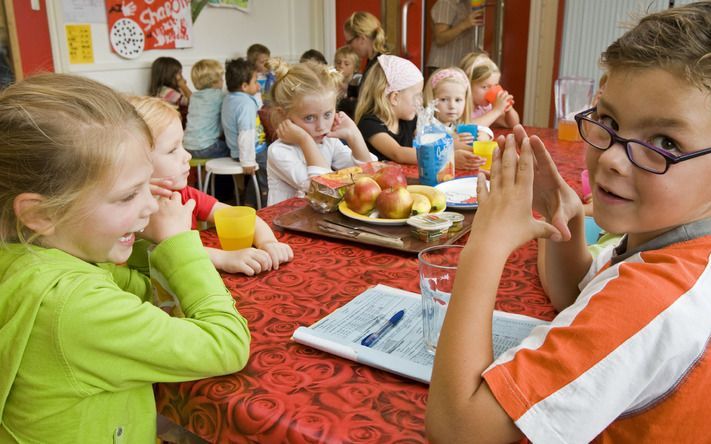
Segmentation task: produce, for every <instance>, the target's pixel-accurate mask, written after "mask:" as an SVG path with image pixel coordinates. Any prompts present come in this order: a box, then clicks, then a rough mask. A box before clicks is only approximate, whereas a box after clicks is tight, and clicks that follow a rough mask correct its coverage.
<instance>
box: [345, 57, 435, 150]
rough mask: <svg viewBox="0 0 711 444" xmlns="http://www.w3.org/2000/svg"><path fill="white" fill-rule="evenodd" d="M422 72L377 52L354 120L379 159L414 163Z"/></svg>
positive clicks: (398, 58)
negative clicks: (378, 54)
mask: <svg viewBox="0 0 711 444" xmlns="http://www.w3.org/2000/svg"><path fill="white" fill-rule="evenodd" d="M423 80H424V79H423V77H422V73H421V72H420V70H419V69H417V67H416V66H415V65H414V64H413V63H412V62H410V61H409V60H405V59H403V58H400V57H396V56H391V55H381V56H378V63H376V64H374V65H373V67H372V68H370V70H369V71H368V76H367V77H366V79H365V81H364V82H363V85H362V86H361V89H360V95H359V98H358V106H357V107H356V111H355V121H356V123H357V124H358V129H360V132H361V133H362V134H363V138H364V139H365V142H366V144H367V145H368V149H369V150H370V152H371V153H373V154H375V155H376V156H377V157H378V159H379V160H383V159H384V160H392V161H395V162H397V163H403V164H417V154H416V153H415V149H414V148H412V142H413V139H414V137H415V126H416V124H417V106H418V105H419V104H420V102H421V100H422V83H423Z"/></svg>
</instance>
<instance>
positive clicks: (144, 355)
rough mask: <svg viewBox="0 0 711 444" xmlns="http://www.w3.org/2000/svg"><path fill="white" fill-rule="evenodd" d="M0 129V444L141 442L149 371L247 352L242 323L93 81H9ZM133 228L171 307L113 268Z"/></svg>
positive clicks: (162, 378) (229, 362)
mask: <svg viewBox="0 0 711 444" xmlns="http://www.w3.org/2000/svg"><path fill="white" fill-rule="evenodd" d="M155 100H159V99H155ZM165 106H169V105H167V104H166V105H165ZM173 113H174V115H175V116H176V117H175V122H176V124H177V125H178V126H180V121H179V118H178V117H177V116H178V114H177V112H176V111H173ZM0 128H1V129H0V131H2V134H3V137H2V138H0V189H1V190H2V191H1V192H0V208H1V210H0V313H2V315H1V316H0V330H2V340H0V353H1V354H2V356H3V358H2V367H3V371H2V376H0V411H1V412H2V423H0V442H72V443H78V442H117V439H120V440H123V441H125V442H144V443H147V442H155V439H156V404H155V399H154V397H153V386H152V384H153V383H155V382H179V381H187V380H191V379H199V378H206V377H210V376H217V375H223V374H229V373H233V372H236V371H238V370H240V369H241V368H243V367H244V365H245V364H246V362H247V357H248V354H249V342H250V335H249V330H248V329H247V322H246V321H245V319H244V318H243V317H242V316H241V315H240V314H239V313H238V312H237V310H236V308H235V303H234V299H233V298H232V296H231V295H230V293H229V292H228V291H227V290H226V289H225V285H224V283H223V282H222V279H221V277H220V275H219V274H218V273H217V271H216V270H215V268H214V267H213V266H212V264H211V263H210V259H209V258H208V256H207V254H206V253H205V251H204V250H203V249H202V248H201V244H200V238H199V236H198V234H197V232H194V231H190V214H191V211H192V207H193V205H194V202H193V201H188V202H186V203H185V204H183V203H182V202H181V200H180V196H179V195H178V194H177V193H173V194H172V195H171V196H170V197H169V198H165V199H160V200H156V199H155V197H154V196H152V195H151V191H150V188H149V183H150V178H151V173H152V171H153V166H152V165H151V162H150V160H149V148H150V146H151V143H152V140H151V135H150V132H149V130H148V128H147V127H146V124H145V123H144V122H143V120H142V119H141V118H140V116H138V114H137V113H136V111H135V110H134V109H133V107H132V106H131V105H130V104H129V103H128V102H127V101H126V100H125V99H123V98H122V97H121V96H120V95H119V94H117V93H116V92H114V91H112V90H111V89H110V88H108V87H106V86H103V85H101V84H99V83H98V82H95V81H93V80H89V79H85V78H82V77H79V76H73V75H63V74H46V75H40V76H35V77H30V78H28V79H26V80H24V81H20V82H18V83H16V84H15V85H12V86H10V87H8V88H7V89H6V90H4V91H3V92H2V93H1V94H0ZM137 237H143V238H145V239H148V240H150V241H152V242H155V243H156V244H157V246H156V247H155V249H154V250H153V252H152V254H151V266H153V267H155V268H156V269H158V270H161V271H162V272H163V273H164V275H165V276H166V277H167V279H168V281H169V283H170V285H171V287H172V288H173V289H174V290H175V292H176V294H177V296H178V298H179V299H180V300H181V302H182V305H183V307H184V310H185V315H186V318H185V319H182V318H181V319H178V318H171V317H168V316H166V315H165V313H163V312H162V311H161V310H160V309H158V308H157V307H155V306H153V305H152V304H151V303H150V302H149V301H150V300H151V296H152V295H151V286H150V283H149V280H148V278H147V277H146V276H144V275H142V274H140V273H139V272H137V271H136V270H133V269H130V268H129V267H127V266H123V265H117V264H121V263H125V262H126V261H127V260H128V259H129V256H130V255H131V252H132V249H133V244H134V241H135V240H136V238H137Z"/></svg>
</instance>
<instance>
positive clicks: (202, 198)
mask: <svg viewBox="0 0 711 444" xmlns="http://www.w3.org/2000/svg"><path fill="white" fill-rule="evenodd" d="M178 192H179V193H180V197H181V200H182V202H183V203H185V202H187V201H188V200H189V199H193V200H194V201H195V209H193V224H192V227H191V228H192V229H193V230H195V229H197V227H198V221H199V220H200V221H204V220H207V217H208V216H209V215H210V212H211V211H212V207H214V206H215V204H216V203H217V199H215V198H214V197H212V196H210V195H209V194H206V193H203V192H202V191H200V190H198V189H197V188H193V187H191V186H187V187H185V188H183V189H182V190H179V191H178Z"/></svg>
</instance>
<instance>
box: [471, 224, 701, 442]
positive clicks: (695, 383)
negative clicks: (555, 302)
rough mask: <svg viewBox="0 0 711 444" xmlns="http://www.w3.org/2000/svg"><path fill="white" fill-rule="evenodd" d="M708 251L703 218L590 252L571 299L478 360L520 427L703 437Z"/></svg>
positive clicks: (575, 437) (533, 431) (600, 435)
mask: <svg viewBox="0 0 711 444" xmlns="http://www.w3.org/2000/svg"><path fill="white" fill-rule="evenodd" d="M696 236H699V237H696ZM710 255H711V220H708V219H707V220H704V221H700V222H696V223H693V224H688V225H685V226H682V227H679V228H677V229H675V230H672V231H670V232H668V233H665V234H664V235H662V236H660V237H659V238H657V239H655V240H653V241H651V242H650V243H648V244H646V245H645V246H643V247H642V248H641V251H637V252H629V253H627V254H625V255H624V256H623V257H615V258H612V248H610V249H609V250H607V251H605V252H603V253H602V254H601V255H600V256H598V258H597V259H596V260H595V263H594V264H593V266H592V267H591V270H590V271H589V272H588V275H587V276H586V278H585V279H584V280H583V282H581V288H583V289H582V292H581V293H580V295H579V297H578V299H577V300H576V302H575V303H574V304H573V305H571V306H570V307H568V308H567V309H565V310H564V311H562V312H561V313H560V314H559V315H558V316H557V317H556V318H555V319H554V320H553V322H552V323H551V324H550V325H546V326H540V327H537V328H536V329H534V330H533V332H532V333H531V336H529V337H528V338H526V339H525V340H524V341H523V342H522V343H521V344H520V345H519V346H518V347H516V348H513V349H511V350H508V351H507V352H505V353H504V354H503V355H501V356H500V357H499V359H497V360H496V361H495V362H494V363H493V364H492V365H491V366H490V367H489V368H488V369H487V370H486V371H485V372H484V375H483V376H484V379H485V380H486V382H487V383H488V385H489V387H490V388H491V391H492V392H493V393H494V396H495V397H496V399H497V400H498V402H499V403H500V404H501V406H502V407H503V408H504V410H506V412H507V413H508V414H509V416H511V418H512V419H513V420H514V422H515V423H516V425H517V426H518V428H519V429H520V430H521V431H522V432H523V433H524V434H525V435H526V437H528V438H529V439H530V440H531V441H533V442H545V443H576V442H581V443H582V442H590V441H593V440H594V441H596V442H615V443H619V442H701V441H705V440H709V439H711V438H710V437H711V421H709V418H708V416H709V415H708V412H710V411H711V407H709V404H711V353H710V352H711V345H710V342H711V341H710V338H711V265H710V262H709V256H710ZM611 258H612V262H611V261H610V259H611Z"/></svg>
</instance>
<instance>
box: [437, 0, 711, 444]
mask: <svg viewBox="0 0 711 444" xmlns="http://www.w3.org/2000/svg"><path fill="white" fill-rule="evenodd" d="M709 29H711V2H708V1H705V2H698V3H693V4H690V5H687V6H683V7H679V8H673V9H669V10H666V11H663V12H659V13H656V14H652V15H649V16H647V17H645V18H643V19H642V20H641V21H640V23H639V24H638V25H637V26H636V27H635V28H634V29H632V30H630V31H629V32H627V33H626V34H625V35H623V36H622V37H621V38H620V39H618V40H617V41H616V42H614V43H613V44H612V45H611V46H610V47H609V48H608V49H607V51H605V53H604V54H603V57H602V63H603V65H604V67H605V68H606V70H607V73H608V75H609V77H608V81H607V84H606V86H605V90H604V92H603V94H602V97H601V99H600V102H599V103H598V105H597V106H596V108H594V109H592V110H588V111H585V112H583V113H581V114H580V115H578V117H577V119H576V120H577V122H578V125H579V128H580V132H581V134H582V136H583V138H584V139H585V141H586V142H587V143H588V147H587V152H586V162H587V166H588V169H589V172H590V174H589V175H590V182H591V187H592V190H593V199H594V202H595V205H594V214H595V219H596V221H597V222H598V224H599V225H600V226H601V227H603V228H604V229H605V230H607V231H609V232H615V233H626V234H625V236H624V237H623V239H622V241H621V243H620V244H619V245H618V246H617V247H610V248H609V249H608V250H606V251H604V252H602V253H601V254H600V255H599V256H598V257H597V258H596V259H595V260H593V259H592V258H591V256H590V254H589V253H588V251H587V249H586V247H585V240H584V232H583V219H584V217H583V208H582V204H581V202H580V199H579V198H578V196H577V195H576V193H575V192H574V191H573V190H572V189H571V188H570V187H569V186H568V185H567V184H566V183H565V181H564V180H563V179H562V178H561V177H560V175H559V174H558V172H557V171H556V169H555V165H553V162H552V161H551V159H550V156H549V155H548V153H547V152H546V150H545V147H544V146H543V144H542V142H541V141H540V139H538V138H537V137H535V136H534V137H531V138H530V139H529V138H528V136H527V135H526V133H525V132H524V131H523V129H522V128H521V127H517V128H515V130H514V134H513V135H509V136H508V137H507V138H506V140H505V141H504V139H503V138H502V139H501V140H500V141H499V142H500V146H502V147H503V150H502V152H501V153H497V155H496V156H495V161H494V166H493V168H492V175H491V185H490V189H491V191H487V190H486V188H484V185H482V186H481V187H479V190H478V192H479V209H478V210H477V216H476V218H475V219H474V226H472V231H473V232H475V233H477V236H471V237H470V238H469V241H468V243H467V246H466V247H465V250H464V252H463V253H462V256H461V258H460V263H459V268H460V269H465V270H467V271H468V272H467V273H458V275H457V279H456V281H455V283H454V291H453V296H452V300H451V302H450V305H451V306H450V307H449V309H448V312H447V317H446V319H445V323H444V327H443V330H442V333H441V336H440V340H439V344H438V348H437V356H436V358H435V366H434V372H433V376H432V383H431V385H430V396H429V401H428V407H427V428H428V434H429V436H430V437H431V438H433V439H434V440H437V441H443V442H459V441H462V440H464V439H465V438H466V439H472V437H475V439H478V440H481V441H486V442H511V441H515V440H517V439H519V438H521V437H522V436H525V437H527V438H528V439H530V440H531V441H533V442H560V443H563V442H565V443H570V442H590V441H591V440H596V441H600V442H693V441H704V440H707V439H708V437H709V436H711V423H710V422H709V421H708V418H707V416H708V415H707V414H706V412H707V411H708V407H704V406H705V405H707V403H708V396H709V394H710V393H711V358H710V357H709V352H711V345H710V344H711V262H710V261H709V256H711V175H710V174H709V173H708V172H709V171H710V170H711V156H706V154H709V153H711V149H708V148H707V147H709V146H711V57H709V51H710V50H709V48H711V33H709V32H708V30H709ZM517 148H519V149H520V156H518V155H517V152H516V150H517ZM480 182H481V183H482V184H483V183H484V181H483V180H482V181H480ZM531 210H536V211H538V212H539V213H540V214H542V215H543V216H544V218H545V220H535V219H534V218H533V217H532V216H531V213H532V211H531ZM502 220H503V221H507V222H506V223H501V221H502ZM539 237H542V238H548V239H550V240H552V242H551V241H549V242H546V261H547V263H546V271H547V274H548V280H549V283H550V287H551V292H550V293H549V296H550V297H551V301H552V302H553V304H554V305H555V306H556V307H558V308H559V309H561V310H562V311H561V312H560V314H559V315H558V316H557V317H556V318H555V319H554V320H553V321H552V323H551V324H550V325H548V326H543V327H538V328H536V329H535V330H534V331H533V332H532V333H531V335H530V336H529V337H528V338H527V339H525V340H524V341H523V343H522V344H521V345H519V346H518V347H516V348H513V349H511V350H509V351H507V352H506V353H505V354H503V355H502V356H501V357H499V358H498V359H497V360H496V361H495V362H492V360H493V359H492V352H491V313H492V310H493V308H494V301H495V298H496V289H497V286H498V282H499V278H500V276H501V271H502V270H503V267H504V264H505V262H506V259H507V257H508V255H509V254H510V253H511V252H513V251H514V250H515V249H516V248H518V247H519V246H520V245H521V244H523V243H525V242H527V241H529V240H531V239H534V238H539Z"/></svg>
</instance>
